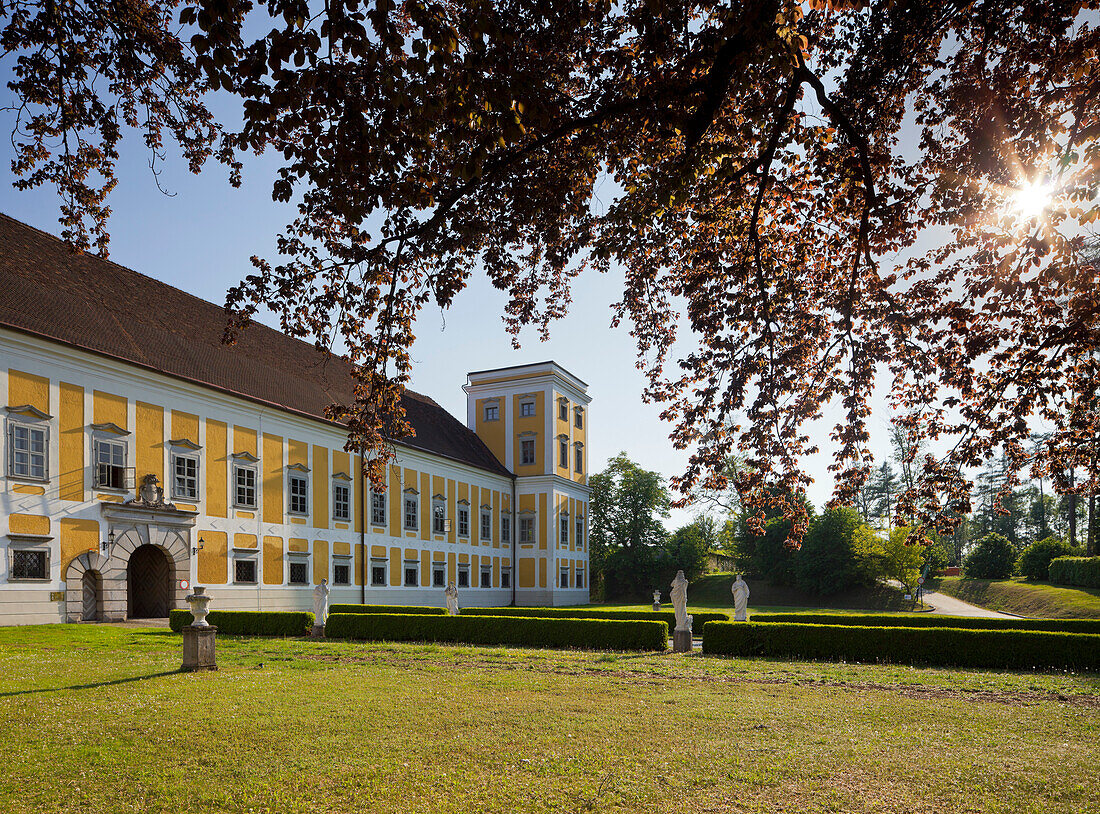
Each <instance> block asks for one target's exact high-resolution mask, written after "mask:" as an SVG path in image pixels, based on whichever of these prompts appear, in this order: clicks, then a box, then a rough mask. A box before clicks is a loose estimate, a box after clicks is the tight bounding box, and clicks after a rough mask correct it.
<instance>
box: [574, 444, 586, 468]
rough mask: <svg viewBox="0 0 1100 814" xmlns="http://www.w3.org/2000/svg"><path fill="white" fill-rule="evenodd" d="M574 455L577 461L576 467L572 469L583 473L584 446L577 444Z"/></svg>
mask: <svg viewBox="0 0 1100 814" xmlns="http://www.w3.org/2000/svg"><path fill="white" fill-rule="evenodd" d="M574 454H575V456H576V459H577V463H576V466H575V467H574V468H575V469H576V470H577V471H578V472H583V471H584V444H577V445H576V450H574Z"/></svg>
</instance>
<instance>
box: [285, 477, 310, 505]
mask: <svg viewBox="0 0 1100 814" xmlns="http://www.w3.org/2000/svg"><path fill="white" fill-rule="evenodd" d="M287 484H288V487H289V490H290V504H289V511H290V513H291V514H309V478H307V477H306V476H305V475H303V474H301V473H300V472H291V473H290V474H289V475H287Z"/></svg>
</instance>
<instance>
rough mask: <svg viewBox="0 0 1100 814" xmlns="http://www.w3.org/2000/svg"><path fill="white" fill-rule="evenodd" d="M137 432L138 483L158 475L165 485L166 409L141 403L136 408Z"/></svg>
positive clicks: (135, 461)
mask: <svg viewBox="0 0 1100 814" xmlns="http://www.w3.org/2000/svg"><path fill="white" fill-rule="evenodd" d="M134 412H135V416H136V423H137V432H136V434H135V438H134V447H135V456H134V466H135V467H136V471H135V472H134V474H135V476H136V480H137V483H138V484H139V485H140V484H141V479H142V478H143V477H145V476H146V475H150V474H152V475H156V476H157V480H159V481H160V482H161V483H162V484H163V483H164V408H163V407H158V406H157V405H155V404H146V403H145V402H143V401H139V402H138V403H137V406H136V408H135V411H134Z"/></svg>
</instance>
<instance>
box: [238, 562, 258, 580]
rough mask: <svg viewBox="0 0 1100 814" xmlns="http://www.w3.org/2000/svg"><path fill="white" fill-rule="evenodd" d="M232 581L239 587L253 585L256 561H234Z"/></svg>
mask: <svg viewBox="0 0 1100 814" xmlns="http://www.w3.org/2000/svg"><path fill="white" fill-rule="evenodd" d="M233 581H234V582H236V583H239V584H241V585H255V584H256V561H255V560H251V559H249V560H234V561H233Z"/></svg>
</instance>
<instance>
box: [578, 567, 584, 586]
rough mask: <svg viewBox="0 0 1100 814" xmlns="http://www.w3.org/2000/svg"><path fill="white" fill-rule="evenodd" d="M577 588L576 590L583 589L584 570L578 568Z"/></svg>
mask: <svg viewBox="0 0 1100 814" xmlns="http://www.w3.org/2000/svg"><path fill="white" fill-rule="evenodd" d="M577 587H578V588H583V587H584V569H583V568H578V569H577Z"/></svg>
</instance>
